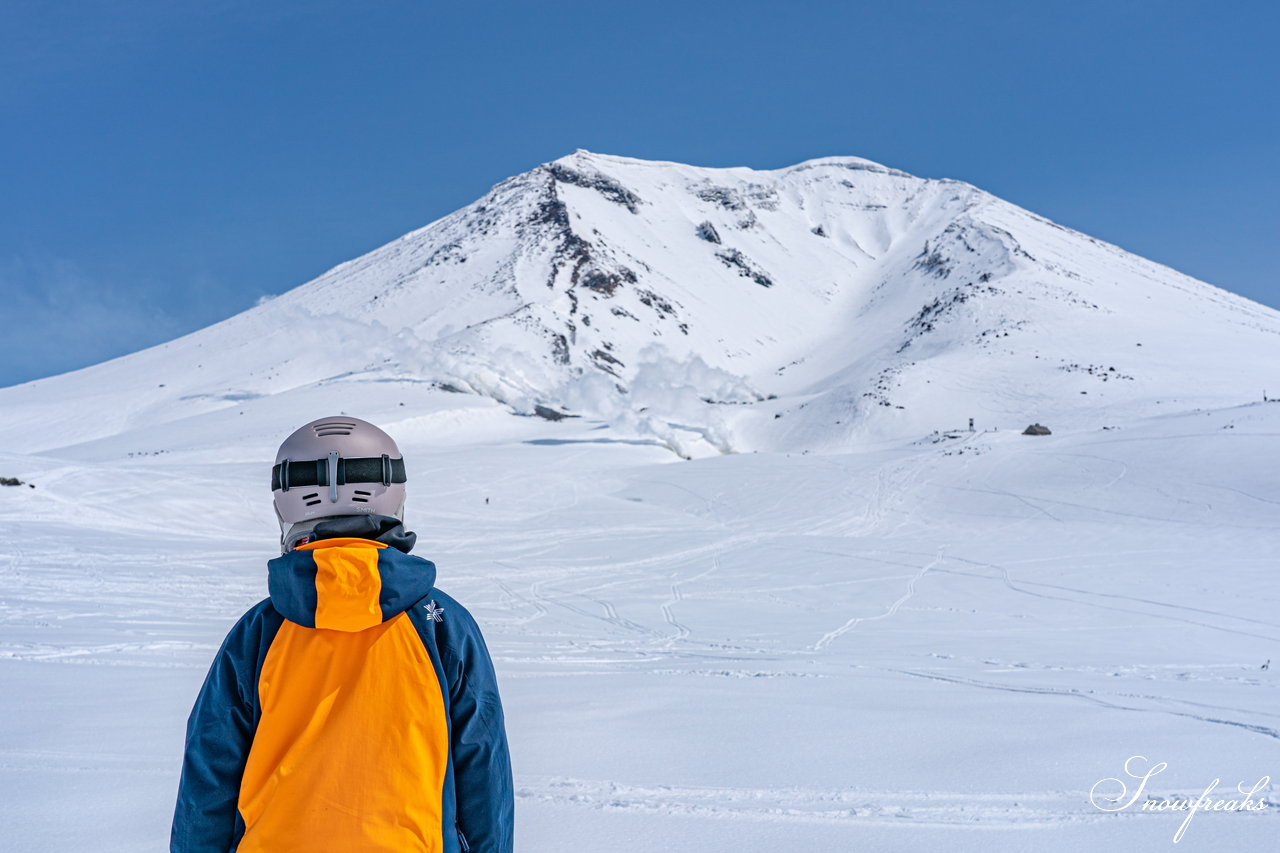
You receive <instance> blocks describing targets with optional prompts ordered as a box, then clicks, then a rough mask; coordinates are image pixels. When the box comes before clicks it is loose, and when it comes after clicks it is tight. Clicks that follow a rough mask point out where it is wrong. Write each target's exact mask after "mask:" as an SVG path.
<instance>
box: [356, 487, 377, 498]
mask: <svg viewBox="0 0 1280 853" xmlns="http://www.w3.org/2000/svg"><path fill="white" fill-rule="evenodd" d="M355 493H356V494H357V495H364V496H365V497H366V498H367V497H369V496H370V495H372V494H373V492H366V491H362V490H361V489H356V490H355Z"/></svg>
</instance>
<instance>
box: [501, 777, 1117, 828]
mask: <svg viewBox="0 0 1280 853" xmlns="http://www.w3.org/2000/svg"><path fill="white" fill-rule="evenodd" d="M516 796H517V797H519V798H520V799H522V800H533V801H541V802H546V803H552V804H556V805H570V806H577V807H580V808H587V809H593V810H597V811H629V812H640V813H645V814H652V815H669V816H681V817H700V818H712V819H718V820H736V821H754V822H761V821H763V822H792V823H819V824H834V825H844V826H850V827H852V826H854V825H860V826H881V825H892V826H902V827H908V826H909V827H921V826H938V827H970V828H974V829H989V830H1001V829H1023V828H1033V827H1053V826H1061V825H1063V824H1064V823H1080V822H1090V821H1093V822H1096V821H1102V820H1112V819H1115V818H1116V817H1118V816H1119V815H1116V814H1113V813H1108V812H1102V811H1100V810H1098V809H1095V808H1093V807H1092V806H1091V805H1090V803H1089V793H1088V792H1087V791H1048V792H1024V793H996V794H971V793H952V792H920V791H860V790H856V789H833V790H814V789H798V788H717V787H678V786H666V785H663V786H639V785H626V784H622V783H619V782H609V781H595V780H585V779H568V778H551V779H542V780H538V779H532V780H524V779H522V780H520V784H517V787H516Z"/></svg>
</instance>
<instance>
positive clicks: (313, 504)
mask: <svg viewBox="0 0 1280 853" xmlns="http://www.w3.org/2000/svg"><path fill="white" fill-rule="evenodd" d="M320 503H323V501H318V500H317V501H307V504H306V505H307V506H316V505H317V504H320Z"/></svg>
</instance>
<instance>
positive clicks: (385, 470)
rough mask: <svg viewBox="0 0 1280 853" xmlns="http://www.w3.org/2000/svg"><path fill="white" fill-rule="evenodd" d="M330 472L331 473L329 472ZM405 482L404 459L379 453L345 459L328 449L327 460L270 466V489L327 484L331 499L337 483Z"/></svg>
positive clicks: (283, 489)
mask: <svg viewBox="0 0 1280 853" xmlns="http://www.w3.org/2000/svg"><path fill="white" fill-rule="evenodd" d="M330 472H332V474H331V473H330ZM407 481H408V477H406V476H405V471H404V459H392V458H391V457H390V456H388V455H387V454H385V453H384V454H382V456H357V457H352V458H350V459H344V458H342V457H340V456H338V454H337V452H336V451H334V452H330V453H329V456H328V458H327V459H306V460H298V459H285V460H284V461H283V462H281V463H280V464H279V465H276V466H275V467H274V468H272V469H271V490H272V491H273V492H274V491H276V490H279V491H282V492H287V491H289V490H290V489H296V488H300V487H302V486H329V487H330V488H329V498H330V500H336V499H337V497H336V495H335V492H336V490H337V487H338V486H345V485H346V484H347V483H381V484H382V485H384V486H389V485H391V484H392V483H404V482H407Z"/></svg>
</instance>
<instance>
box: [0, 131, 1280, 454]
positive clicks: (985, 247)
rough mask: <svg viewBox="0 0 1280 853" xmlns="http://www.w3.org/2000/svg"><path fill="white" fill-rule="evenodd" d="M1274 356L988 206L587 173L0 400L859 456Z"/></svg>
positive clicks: (1226, 392)
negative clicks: (480, 426) (397, 419)
mask: <svg viewBox="0 0 1280 853" xmlns="http://www.w3.org/2000/svg"><path fill="white" fill-rule="evenodd" d="M1277 357H1280V313H1277V312H1276V311H1274V310H1271V309H1268V308H1265V307H1263V306H1260V305H1258V304H1256V303H1253V302H1250V301H1248V300H1246V299H1244V298H1242V297H1238V296H1235V295H1233V294H1230V293H1227V292H1225V291H1223V290H1220V289H1218V288H1215V287H1212V286H1210V285H1207V284H1204V283H1202V282H1199V281H1196V280H1193V279H1190V278H1188V277H1186V276H1184V275H1181V274H1179V273H1177V272H1175V271H1173V270H1171V269H1168V268H1166V267H1163V266H1160V265H1158V264H1154V263H1151V262H1149V261H1146V260H1143V259H1142V258H1139V257H1136V256H1134V255H1132V254H1129V253H1126V252H1124V251H1122V250H1120V249H1118V248H1116V247H1115V246H1112V245H1109V244H1106V243H1102V242H1100V241H1097V240H1094V239H1092V238H1090V237H1087V236H1085V235H1083V234H1080V233H1078V232H1075V231H1072V230H1069V229H1066V228H1063V227H1061V226H1058V225H1056V224H1054V223H1052V222H1049V221H1047V220H1045V219H1043V218H1041V217H1038V216H1036V215H1034V214H1032V213H1029V212H1027V211H1025V210H1022V209H1021V208H1018V207H1016V206H1014V205H1011V204H1009V203H1007V202H1004V201H1001V200H1000V199H998V198H995V197H993V196H991V195H990V194H988V193H985V192H983V191H981V190H979V189H977V188H975V187H972V186H970V185H968V184H964V183H959V182H956V181H950V180H927V179H922V178H917V177H913V176H911V175H908V174H905V173H903V172H899V171H896V170H893V169H889V168H886V167H883V166H880V165H877V164H875V163H872V162H869V161H866V160H861V159H857V158H852V157H832V158H824V159H819V160H811V161H808V162H805V163H801V164H799V165H796V166H792V167H790V168H786V169H779V170H776V171H755V170H751V169H745V168H737V169H705V168H695V167H692V166H686V165H681V164H676V163H661V162H647V161H642V160H634V159H627V158H622V157H612V156H605V155H598V154H592V153H589V152H586V151H578V152H575V153H574V154H572V155H569V156H568V157H564V158H562V159H560V160H557V161H554V162H552V163H548V164H545V165H542V166H539V167H537V168H535V169H533V170H532V171H529V172H526V173H525V174H522V175H518V176H516V177H513V178H510V179H508V180H506V181H504V182H502V183H501V184H499V185H497V186H496V187H494V188H493V189H492V190H491V191H490V192H489V193H488V194H487V195H486V196H484V197H483V198H481V199H480V200H479V201H477V202H475V203H474V204H472V205H469V206H468V207H465V208H463V209H462V210H459V211H457V212H456V213H454V214H452V215H450V216H447V217H445V218H444V219H441V220H439V221H437V222H434V223H432V224H431V225H428V226H426V227H425V228H422V229H420V230H418V231H415V232H413V233H410V234H408V235H406V236H404V237H402V238H400V239H398V240H396V241H394V242H392V243H390V244H388V245H386V246H384V247H382V248H380V249H377V250H375V251H373V252H370V253H369V254H367V255H365V256H363V257H360V258H357V259H355V260H353V261H350V262H348V263H345V264H342V265H341V266H339V267H336V268H335V269H333V270H331V271H329V272H328V273H326V274H324V275H322V276H320V277H319V278H317V279H316V280H314V281H312V282H310V283H308V284H305V285H302V286H301V287H298V288H295V289H293V290H291V291H289V292H287V293H285V294H283V295H281V296H279V297H277V298H275V299H272V300H270V301H267V302H265V303H264V304H261V305H259V306H257V307H255V308H253V309H251V310H249V311H246V312H244V313H243V314H240V315H238V316H236V317H233V318H231V319H229V320H227V321H225V322H222V323H219V324H217V325H215V326H212V327H210V328H207V329H204V330H202V331H200V332H197V333H194V334H191V335H188V336H186V337H184V338H181V339H179V340H176V341H173V342H171V343H168V344H164V345H162V346H158V347H154V348H152V349H150V350H146V351H144V352H141V353H137V354H134V355H130V356H127V357H125V358H121V359H117V360H115V361H112V362H108V363H106V364H103V365H99V366H96V367H92V368H89V369H87V370H82V371H78V372H76V373H73V374H68V375H65V376H61V377H55V378H52V379H46V380H41V381H38V382H33V383H28V384H26V385H22V386H17V387H14V388H10V389H5V390H3V391H0V407H2V408H4V409H5V410H7V411H9V412H11V413H14V415H15V416H14V417H11V418H6V419H5V420H4V422H3V423H0V442H3V443H4V444H5V446H7V447H9V448H11V449H13V450H16V451H21V452H30V451H41V450H51V449H57V448H68V447H73V446H80V445H84V444H86V443H88V442H94V441H96V440H99V439H103V438H107V437H111V436H116V435H119V434H121V433H128V432H133V431H138V430H143V431H146V432H148V433H154V431H155V430H156V429H157V428H158V427H161V426H163V425H164V424H170V423H174V422H178V421H184V420H185V419H188V418H191V417H192V416H196V415H202V414H206V413H209V412H212V411H216V410H228V411H229V410H230V409H232V408H234V409H235V410H236V411H241V410H243V409H244V408H245V407H246V406H250V407H251V406H255V405H257V406H261V405H264V403H263V402H262V401H263V400H265V399H267V398H270V399H272V400H274V401H275V402H276V403H277V404H282V397H281V395H291V394H298V393H310V394H312V395H314V393H315V392H316V389H317V388H318V387H328V388H335V387H336V388H339V389H340V388H341V387H342V385H343V384H344V383H349V382H352V381H359V382H364V381H367V380H378V381H381V382H391V383H399V384H400V385H402V386H405V385H407V386H412V387H411V388H401V389H400V390H398V391H397V392H396V396H397V398H398V400H399V402H406V399H405V398H406V396H408V398H409V399H408V401H407V402H406V405H407V406H408V407H409V408H410V409H414V408H415V407H417V406H418V405H421V404H423V401H424V399H425V396H426V395H430V394H439V393H447V392H450V391H461V392H466V393H469V394H475V395H479V397H481V398H488V399H492V400H495V401H497V402H498V403H500V404H502V405H505V406H508V407H510V408H511V409H512V410H513V411H514V412H517V413H521V414H533V413H535V412H537V413H541V414H543V415H544V416H551V417H555V416H556V414H557V413H567V414H574V415H587V416H592V417H597V418H602V419H605V420H607V421H609V422H610V423H612V424H613V425H614V426H615V427H618V428H621V429H624V430H627V431H631V432H635V433H636V434H639V435H649V436H655V437H657V439H659V440H661V441H663V442H664V443H666V444H668V445H669V446H671V447H672V448H673V449H676V450H678V451H679V452H681V453H682V454H684V455H702V454H705V453H709V452H714V451H717V450H718V451H732V450H738V451H741V450H752V449H810V450H840V449H846V448H848V447H850V446H853V445H855V444H857V443H858V442H865V441H869V440H875V439H879V438H884V437H887V436H901V435H913V434H920V435H925V434H929V433H930V432H932V431H935V430H945V429H950V428H956V427H961V426H964V425H966V424H967V421H968V418H971V417H972V418H975V419H976V423H977V426H978V428H979V429H984V428H992V427H994V428H1015V427H1016V428H1021V427H1023V426H1025V425H1026V424H1028V423H1030V422H1032V421H1041V422H1044V423H1047V424H1049V425H1051V426H1054V427H1088V428H1097V427H1099V426H1105V425H1111V424H1112V423H1118V422H1121V421H1123V420H1124V419H1125V418H1127V417H1133V416H1140V415H1147V414H1151V413H1156V412H1159V411H1162V410H1168V407H1169V406H1170V405H1174V404H1175V401H1177V403H1176V405H1177V406H1178V407H1179V408H1184V409H1185V408H1195V407H1198V406H1202V405H1204V406H1211V405H1230V404H1234V403H1241V402H1245V401H1248V400H1255V399H1258V398H1259V397H1260V395H1261V392H1262V391H1263V389H1264V387H1265V379H1264V377H1265V371H1266V369H1267V368H1268V366H1269V365H1272V364H1274V363H1276V360H1277ZM246 365H252V367H251V368H249V369H246ZM68 399H75V400H76V401H77V405H75V406H72V407H67V406H66V405H65V401H66V400H68ZM313 399H314V397H313ZM337 399H339V400H340V399H341V395H338V398H337ZM477 402H479V401H477ZM1161 406H1163V407H1165V408H1164V409H1161V408H1160V407H1161ZM284 408H288V407H287V406H286V407H284ZM85 411H92V412H93V417H91V418H85V417H83V416H82V413H83V412H85ZM33 422H38V423H39V424H40V429H39V430H38V431H33V430H31V429H30V425H31V423H33ZM86 451H87V448H86Z"/></svg>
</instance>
